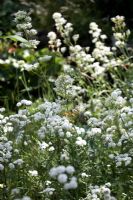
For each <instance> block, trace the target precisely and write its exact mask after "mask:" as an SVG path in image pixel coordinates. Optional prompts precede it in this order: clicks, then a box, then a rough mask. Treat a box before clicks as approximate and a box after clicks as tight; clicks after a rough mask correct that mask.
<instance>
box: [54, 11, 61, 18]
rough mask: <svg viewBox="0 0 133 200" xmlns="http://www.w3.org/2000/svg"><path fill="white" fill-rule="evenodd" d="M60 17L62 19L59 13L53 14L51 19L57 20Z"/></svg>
mask: <svg viewBox="0 0 133 200" xmlns="http://www.w3.org/2000/svg"><path fill="white" fill-rule="evenodd" d="M61 17H62V15H61V13H58V12H55V13H54V14H53V19H58V18H61Z"/></svg>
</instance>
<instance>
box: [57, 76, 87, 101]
mask: <svg viewBox="0 0 133 200" xmlns="http://www.w3.org/2000/svg"><path fill="white" fill-rule="evenodd" d="M54 90H55V91H56V93H57V94H58V95H59V96H62V97H65V98H67V99H71V98H75V97H76V96H78V95H79V94H83V93H84V92H85V89H83V88H81V87H80V86H77V85H74V78H72V77H71V76H70V75H64V74H62V75H60V76H59V77H58V78H57V79H56V81H55V88H54Z"/></svg>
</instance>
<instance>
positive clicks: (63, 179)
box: [57, 174, 68, 183]
mask: <svg viewBox="0 0 133 200" xmlns="http://www.w3.org/2000/svg"><path fill="white" fill-rule="evenodd" d="M67 178H68V177H67V175H66V174H59V176H58V178H57V179H58V181H59V183H66V182H67Z"/></svg>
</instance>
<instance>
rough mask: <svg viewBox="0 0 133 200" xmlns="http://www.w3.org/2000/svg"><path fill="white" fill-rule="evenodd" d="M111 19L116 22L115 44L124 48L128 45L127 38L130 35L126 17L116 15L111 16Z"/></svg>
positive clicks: (114, 29)
mask: <svg viewBox="0 0 133 200" xmlns="http://www.w3.org/2000/svg"><path fill="white" fill-rule="evenodd" d="M111 20H112V22H114V24H115V27H114V28H113V31H114V34H113V36H114V38H115V45H116V47H118V48H123V47H125V46H126V42H127V39H128V37H129V36H130V30H129V29H127V30H126V24H125V18H124V17H123V16H119V15H117V16H116V17H113V18H111Z"/></svg>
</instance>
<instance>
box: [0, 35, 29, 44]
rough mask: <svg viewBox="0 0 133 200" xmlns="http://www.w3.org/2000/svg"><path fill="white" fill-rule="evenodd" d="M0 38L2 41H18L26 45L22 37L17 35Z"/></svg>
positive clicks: (26, 41)
mask: <svg viewBox="0 0 133 200" xmlns="http://www.w3.org/2000/svg"><path fill="white" fill-rule="evenodd" d="M0 38H3V39H6V38H8V39H11V40H13V41H19V42H22V43H28V40H26V39H24V38H23V37H21V36H19V35H9V36H1V37H0Z"/></svg>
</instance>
